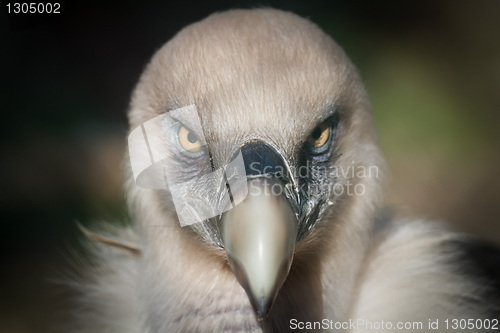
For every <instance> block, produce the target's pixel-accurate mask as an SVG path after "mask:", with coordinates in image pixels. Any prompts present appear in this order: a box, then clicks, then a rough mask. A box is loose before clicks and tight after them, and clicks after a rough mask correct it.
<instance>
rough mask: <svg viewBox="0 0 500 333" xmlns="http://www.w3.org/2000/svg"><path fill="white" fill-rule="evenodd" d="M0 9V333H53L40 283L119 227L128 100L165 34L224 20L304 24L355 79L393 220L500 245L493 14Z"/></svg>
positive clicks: (334, 4)
mask: <svg viewBox="0 0 500 333" xmlns="http://www.w3.org/2000/svg"><path fill="white" fill-rule="evenodd" d="M5 4H6V2H4V3H2V8H1V9H0V43H1V44H0V45H1V47H0V48H1V50H0V63H1V66H0V87H1V90H0V94H1V95H0V96H1V102H0V105H1V115H2V120H1V124H2V125H3V126H2V131H1V132H0V137H1V140H0V154H1V155H0V156H1V158H0V189H1V190H0V250H1V251H0V258H1V260H2V265H1V266H0V332H7V333H27V332H30V333H32V332H33V333H34V332H37V333H39V332H61V331H64V330H63V329H61V328H60V327H59V323H60V322H62V321H64V317H65V315H64V313H65V310H67V309H68V308H71V301H70V300H71V296H72V292H71V291H69V290H66V288H64V287H63V286H60V285H58V284H57V283H54V281H56V280H58V279H60V278H62V277H64V276H65V275H66V274H73V273H72V272H74V270H72V269H71V268H70V266H69V265H68V262H69V261H71V260H72V259H71V258H72V256H73V255H74V253H75V252H78V245H77V244H78V243H77V242H78V239H79V237H81V235H80V233H79V232H78V230H77V228H76V225H75V221H76V220H79V221H81V222H82V223H83V224H85V225H91V224H93V223H99V222H96V221H100V220H119V221H120V220H125V219H126V216H127V214H126V209H125V207H124V204H123V202H124V199H123V191H122V188H121V185H122V175H121V161H122V154H123V151H124V149H125V135H126V130H127V125H126V117H125V111H126V108H127V103H128V100H129V96H130V93H131V91H132V89H133V87H134V84H135V82H136V80H137V79H138V77H139V75H140V73H141V71H142V69H143V68H144V66H145V65H146V63H147V62H148V60H149V58H150V57H151V56H152V54H153V53H154V52H155V50H157V49H158V48H159V47H160V46H161V45H162V44H163V43H164V42H166V41H167V40H168V39H169V38H170V37H172V36H173V34H175V32H177V31H178V30H179V29H181V28H182V27H184V26H185V25H187V24H189V23H192V22H194V21H197V20H200V19H202V18H203V17H205V16H207V15H208V14H210V13H212V12H214V11H217V10H223V9H229V8H240V7H244V8H249V7H256V6H258V7H262V6H266V7H275V8H281V9H286V10H290V11H293V12H295V13H297V14H299V15H302V16H305V17H308V18H310V19H311V20H312V21H314V22H316V23H317V24H318V25H319V26H320V27H322V28H323V29H324V30H326V32H327V33H329V34H330V35H331V36H332V37H333V38H334V39H335V40H336V41H337V42H338V43H339V44H340V45H341V46H342V47H343V48H344V49H345V51H346V52H347V54H348V55H349V56H350V57H351V59H352V60H353V62H354V63H355V64H356V65H357V66H358V68H359V70H360V72H361V75H362V77H363V80H364V82H365V84H366V87H367V89H368V92H369V95H370V97H371V100H372V105H373V110H374V115H375V121H376V126H377V128H378V132H379V136H380V144H381V147H382V150H383V151H384V154H385V156H386V158H387V162H388V165H389V170H390V172H391V177H390V180H389V184H388V189H387V200H388V202H389V203H390V204H391V205H394V206H396V207H398V208H399V209H401V210H403V211H406V212H407V213H408V214H414V215H417V216H422V217H425V218H429V219H440V220H447V221H449V222H450V223H452V224H454V225H455V226H456V227H457V228H459V229H461V230H464V231H466V232H469V233H472V234H475V235H477V236H479V237H481V238H483V239H485V240H487V241H490V242H493V243H497V244H500V223H499V222H500V200H499V199H500V178H499V177H498V173H499V171H500V149H499V143H500V128H499V121H500V113H499V111H500V37H499V32H500V1H497V0H481V1H452V0H441V1H405V2H403V1H396V0H386V1H318V0H311V1H307V2H304V1H301V2H299V1H290V0H289V1H265V2H264V1H262V2H254V1H211V2H208V1H207V2H193V1H189V0H186V1H179V0H174V1H142V2H140V3H139V2H138V1H137V2H132V1H121V2H119V3H118V2H106V3H104V2H101V3H97V2H96V3H92V2H88V1H85V2H84V1H71V2H70V1H62V9H61V14H58V15H37V16H33V15H28V14H16V15H14V14H10V15H8V14H7V9H6V6H5Z"/></svg>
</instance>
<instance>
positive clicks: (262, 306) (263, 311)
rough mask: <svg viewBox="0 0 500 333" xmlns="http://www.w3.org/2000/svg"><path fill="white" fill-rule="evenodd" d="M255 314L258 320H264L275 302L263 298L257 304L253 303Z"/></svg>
mask: <svg viewBox="0 0 500 333" xmlns="http://www.w3.org/2000/svg"><path fill="white" fill-rule="evenodd" d="M252 303H253V307H254V310H255V313H256V314H257V320H258V321H262V320H264V319H265V318H266V317H267V316H268V315H269V313H270V310H271V307H272V304H273V302H272V301H270V300H268V299H265V298H264V297H262V298H261V299H259V300H258V301H256V302H252Z"/></svg>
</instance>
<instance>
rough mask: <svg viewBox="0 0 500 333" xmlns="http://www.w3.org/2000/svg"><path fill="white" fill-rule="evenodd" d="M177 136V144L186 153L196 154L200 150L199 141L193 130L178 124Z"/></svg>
mask: <svg viewBox="0 0 500 333" xmlns="http://www.w3.org/2000/svg"><path fill="white" fill-rule="evenodd" d="M177 138H178V140H179V145H180V146H181V148H182V149H183V150H185V151H186V152H188V153H191V154H196V153H198V152H200V151H201V142H200V140H199V139H198V137H197V136H196V134H194V132H193V131H191V130H189V129H187V128H186V127H184V126H182V125H181V126H179V131H178V132H177Z"/></svg>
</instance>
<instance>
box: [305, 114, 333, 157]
mask: <svg viewBox="0 0 500 333" xmlns="http://www.w3.org/2000/svg"><path fill="white" fill-rule="evenodd" d="M331 132H332V131H331V126H330V122H329V121H325V122H323V123H321V124H320V125H319V126H316V128H315V129H314V130H313V131H312V133H311V135H310V136H309V138H308V139H307V146H308V149H309V152H310V153H311V154H312V155H319V154H322V153H324V152H325V151H327V149H328V147H329V146H330V142H331V136H332V135H331V134H332V133H331Z"/></svg>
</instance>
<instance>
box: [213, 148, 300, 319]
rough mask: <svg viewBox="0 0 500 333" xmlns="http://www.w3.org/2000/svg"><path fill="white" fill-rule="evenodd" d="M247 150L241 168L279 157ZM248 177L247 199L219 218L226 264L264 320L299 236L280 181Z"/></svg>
mask: <svg viewBox="0 0 500 333" xmlns="http://www.w3.org/2000/svg"><path fill="white" fill-rule="evenodd" d="M249 146H250V147H251V150H250V153H248V150H246V149H245V148H246V147H245V145H244V146H243V147H242V149H241V151H242V152H243V158H244V159H245V164H247V163H248V161H249V160H250V161H254V162H255V158H254V157H256V156H258V159H259V158H260V159H261V161H260V162H262V158H265V159H266V161H264V163H263V165H261V167H265V165H267V166H269V161H272V160H273V159H275V160H277V161H280V159H281V157H280V156H279V158H277V157H278V156H274V157H273V158H271V159H269V156H268V153H271V154H277V153H276V152H275V150H274V149H272V148H271V147H269V146H268V145H266V144H264V143H260V142H258V143H257V144H253V143H252V144H250V145H249ZM262 147H263V148H262ZM259 148H260V149H259ZM245 151H246V153H245ZM276 158H277V159H276ZM283 163H284V162H283ZM254 171H255V169H254ZM247 177H248V178H247V180H248V182H247V185H248V195H247V197H246V198H245V199H244V200H243V202H241V203H240V204H238V205H237V206H235V207H234V208H233V209H230V210H228V211H227V212H225V213H224V214H223V216H222V220H221V236H222V241H223V243H224V247H225V250H226V254H227V258H228V262H229V265H230V266H231V269H232V270H233V272H234V274H235V276H236V278H237V280H238V282H239V283H240V284H241V285H242V287H243V288H244V289H245V291H246V293H247V295H248V297H249V299H250V303H251V304H252V306H253V308H254V310H255V312H256V314H257V317H258V319H259V320H262V319H263V318H265V317H266V316H267V315H268V314H269V312H270V310H271V308H272V306H273V303H274V300H275V299H276V296H277V294H278V291H279V290H280V288H281V286H282V285H283V283H284V282H285V280H286V278H287V276H288V272H289V270H290V266H291V263H292V258H293V251H294V247H295V241H296V238H297V224H298V220H297V215H296V211H297V210H296V205H295V203H294V202H293V200H290V197H291V195H290V193H289V192H287V191H288V189H287V188H286V187H285V184H284V183H283V181H282V180H281V179H282V178H281V179H280V178H278V177H277V176H276V175H275V174H274V175H273V174H264V175H256V174H255V173H254V174H249V173H248V171H247Z"/></svg>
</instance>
